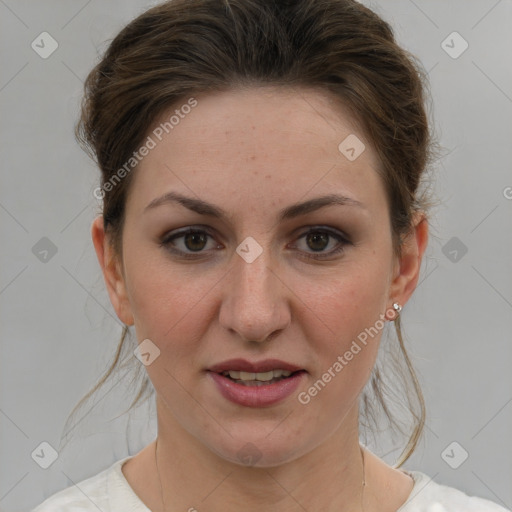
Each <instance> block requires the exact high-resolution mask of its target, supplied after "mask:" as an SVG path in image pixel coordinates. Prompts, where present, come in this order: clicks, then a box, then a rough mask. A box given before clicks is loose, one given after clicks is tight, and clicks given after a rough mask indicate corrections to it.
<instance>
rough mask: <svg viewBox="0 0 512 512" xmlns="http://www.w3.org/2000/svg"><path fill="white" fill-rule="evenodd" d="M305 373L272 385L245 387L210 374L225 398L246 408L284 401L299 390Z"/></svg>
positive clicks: (221, 376)
mask: <svg viewBox="0 0 512 512" xmlns="http://www.w3.org/2000/svg"><path fill="white" fill-rule="evenodd" d="M305 373H306V372H305V371H300V372H297V373H295V374H293V375H291V376H290V377H288V378H286V379H281V380H279V381H277V382H274V383H272V384H263V385H262V386H245V385H244V384H238V383H237V382H235V381H234V380H231V379H230V378H229V377H224V376H223V375H220V374H219V373H215V372H210V371H209V372H208V374H209V375H210V376H211V377H212V379H213V381H214V382H215V384H216V385H217V389H218V390H219V391H220V393H221V395H222V396H223V397H224V398H226V399H228V400H230V401H231V402H234V403H235V404H238V405H244V406H246V407H267V406H269V405H273V404H276V403H278V402H280V401H281V400H284V399H285V398H287V397H288V396H290V395H291V394H292V393H293V392H294V391H295V390H296V389H297V388H298V386H299V384H300V381H301V380H302V378H303V376H304V374H305Z"/></svg>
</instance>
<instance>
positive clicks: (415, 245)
mask: <svg viewBox="0 0 512 512" xmlns="http://www.w3.org/2000/svg"><path fill="white" fill-rule="evenodd" d="M427 243H428V221H427V218H426V216H425V214H424V213H423V212H416V214H415V215H414V217H413V222H412V227H411V231H410V232H409V234H408V235H407V236H406V237H405V239H404V241H403V243H402V253H401V257H400V260H399V262H398V271H397V272H396V274H395V276H394V278H393V281H392V283H391V287H390V294H389V301H390V304H392V303H393V302H397V303H399V304H400V305H402V306H403V305H404V304H405V303H406V302H407V301H408V300H409V298H410V296H411V295H412V293H413V292H414V290H415V289H416V286H417V284H418V279H419V275H420V270H421V262H422V260H423V255H424V253H425V249H426V248H427Z"/></svg>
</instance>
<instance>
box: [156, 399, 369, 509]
mask: <svg viewBox="0 0 512 512" xmlns="http://www.w3.org/2000/svg"><path fill="white" fill-rule="evenodd" d="M157 403H158V402H157ZM160 412H162V411H160ZM163 417H164V416H163V415H162V414H159V415H158V438H157V442H156V443H155V444H156V453H155V456H156V460H155V465H156V468H157V469H158V473H159V478H160V482H161V494H162V495H163V496H162V497H163V506H162V510H163V511H165V512H174V511H175V510H176V511H177V510H194V508H195V509H197V510H201V509H207V510H208V511H209V512H221V511H222V512H226V505H227V504H229V505H228V510H240V509H243V510H246V511H249V512H252V511H254V512H255V511H260V510H262V509H263V510H270V511H273V512H304V510H325V511H331V510H332V511H334V510H335V511H336V512H349V511H350V512H354V511H361V510H363V509H362V497H363V496H362V492H363V481H364V467H363V464H364V459H363V458H362V451H361V447H360V445H359V438H358V431H357V409H356V410H355V411H351V413H349V414H348V415H347V417H346V418H345V420H344V422H343V425H351V428H344V427H343V425H342V426H341V427H340V428H339V429H338V430H337V431H336V432H334V433H333V435H332V436H331V437H330V438H328V440H327V441H325V442H324V443H323V444H322V445H319V446H317V447H316V448H314V449H313V450H311V451H310V452H308V453H307V454H305V455H303V456H300V457H298V458H296V459H295V460H292V461H289V462H286V463H283V464H281V465H277V466H276V465H274V466H271V467H254V466H252V467H251V466H243V465H240V464H235V463H233V462H230V461H228V460H226V459H224V458H222V457H220V456H219V455H217V454H215V453H213V452H212V451H211V450H210V449H208V448H207V447H206V446H205V445H204V444H202V443H201V442H200V441H198V440H197V438H195V437H194V436H192V435H191V434H190V433H188V432H187V431H185V430H184V429H183V428H182V427H181V425H179V424H178V423H177V422H175V421H174V419H173V418H172V417H169V415H166V416H165V420H162V418H163ZM354 419H355V421H356V423H355V426H354ZM351 420H352V421H351ZM157 479H158V476H157ZM320 489H321V492H319V490H320Z"/></svg>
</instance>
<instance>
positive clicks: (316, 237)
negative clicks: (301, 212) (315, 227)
mask: <svg viewBox="0 0 512 512" xmlns="http://www.w3.org/2000/svg"><path fill="white" fill-rule="evenodd" d="M327 239H328V235H327V233H315V234H311V235H308V240H313V245H314V244H315V242H317V241H319V240H323V241H324V242H325V243H324V244H321V247H316V248H315V247H311V246H310V248H311V249H313V250H314V251H316V250H322V249H325V247H326V245H327Z"/></svg>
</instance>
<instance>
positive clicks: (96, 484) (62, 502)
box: [31, 457, 131, 512]
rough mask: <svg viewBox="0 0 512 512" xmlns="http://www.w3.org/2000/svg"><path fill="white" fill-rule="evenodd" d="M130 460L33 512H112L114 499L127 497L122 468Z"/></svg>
mask: <svg viewBox="0 0 512 512" xmlns="http://www.w3.org/2000/svg"><path fill="white" fill-rule="evenodd" d="M129 458H130V457H125V458H124V459H121V460H118V461H117V462H115V463H114V464H113V465H112V466H110V467H109V468H107V469H105V470H103V471H102V472H100V473H98V474H96V475H94V476H92V477H90V478H87V479H86V480H82V481H81V482H78V483H77V484H74V485H72V486H70V487H67V488H65V489H63V490H62V491H59V492H57V493H55V494H53V495H52V496H50V497H49V498H47V499H46V500H45V501H43V502H42V503H41V504H40V505H38V506H37V507H36V508H34V509H33V510H32V511H31V512H50V511H51V512H78V511H80V512H86V511H89V510H90V511H94V512H98V510H102V511H104V512H107V511H110V510H111V504H112V501H113V498H114V497H115V498H117V497H121V498H124V497H125V496H126V488H125V485H127V483H126V481H125V480H124V478H122V471H121V466H122V464H123V463H124V462H125V461H126V460H128V459H129ZM128 496H130V494H129V490H128ZM130 497H131V496H130ZM127 504H128V503H127ZM127 510H128V508H127Z"/></svg>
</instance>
